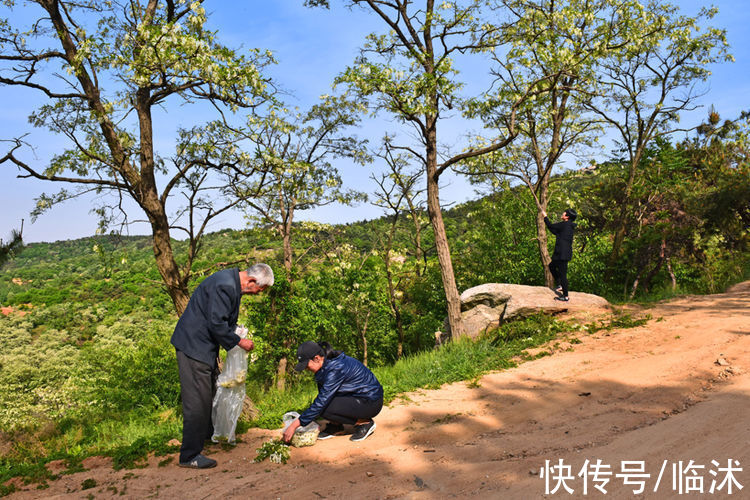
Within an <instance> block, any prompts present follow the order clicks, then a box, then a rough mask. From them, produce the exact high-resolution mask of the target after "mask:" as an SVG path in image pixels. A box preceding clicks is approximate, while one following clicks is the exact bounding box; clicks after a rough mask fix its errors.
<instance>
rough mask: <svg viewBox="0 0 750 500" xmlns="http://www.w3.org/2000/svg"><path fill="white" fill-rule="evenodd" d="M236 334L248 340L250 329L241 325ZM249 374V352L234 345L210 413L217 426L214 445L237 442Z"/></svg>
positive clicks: (217, 387)
mask: <svg viewBox="0 0 750 500" xmlns="http://www.w3.org/2000/svg"><path fill="white" fill-rule="evenodd" d="M235 333H236V334H237V335H239V336H240V338H245V336H246V335H247V328H245V327H244V326H242V325H238V326H237V329H236V330H235ZM246 375H247V351H245V350H244V349H243V348H241V347H240V346H235V347H233V348H232V349H230V350H229V351H228V352H227V359H226V362H225V363H224V370H223V371H222V372H221V373H220V374H219V378H218V379H217V380H216V396H214V402H213V408H212V410H211V421H212V422H213V424H214V434H213V436H211V441H213V442H214V443H218V442H219V441H224V440H226V441H227V442H228V443H232V444H234V442H235V435H234V431H235V429H236V427H237V420H239V418H240V414H241V413H242V405H243V403H244V402H245V376H246Z"/></svg>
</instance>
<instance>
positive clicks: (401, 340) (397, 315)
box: [384, 214, 404, 359]
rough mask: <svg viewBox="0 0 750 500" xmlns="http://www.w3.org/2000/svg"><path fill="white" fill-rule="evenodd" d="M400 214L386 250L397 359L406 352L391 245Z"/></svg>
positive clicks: (389, 236) (386, 268) (386, 269)
mask: <svg viewBox="0 0 750 500" xmlns="http://www.w3.org/2000/svg"><path fill="white" fill-rule="evenodd" d="M397 221H398V214H396V215H395V216H394V218H393V225H392V226H391V232H390V234H389V235H388V248H386V250H385V260H384V262H385V276H386V278H387V279H388V300H389V303H390V306H391V312H392V313H393V318H394V319H395V320H396V331H397V332H398V347H397V349H396V359H401V356H403V354H404V325H403V322H402V320H401V310H400V309H399V307H398V300H396V287H395V286H394V285H393V273H392V272H391V246H392V245H393V233H394V231H395V229H396V222H397Z"/></svg>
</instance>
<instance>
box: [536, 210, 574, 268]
mask: <svg viewBox="0 0 750 500" xmlns="http://www.w3.org/2000/svg"><path fill="white" fill-rule="evenodd" d="M544 223H545V224H546V225H547V228H548V229H549V230H550V231H552V234H554V235H555V251H554V252H553V253H552V260H570V259H572V258H573V232H574V230H575V228H576V224H575V222H571V221H569V220H564V221H560V222H555V223H554V224H553V223H551V222H550V221H549V218H547V217H545V218H544Z"/></svg>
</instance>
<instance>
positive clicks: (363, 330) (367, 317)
mask: <svg viewBox="0 0 750 500" xmlns="http://www.w3.org/2000/svg"><path fill="white" fill-rule="evenodd" d="M371 312H372V311H370V310H368V311H367V315H365V324H364V325H363V327H362V328H360V329H359V338H360V339H362V364H363V365H365V366H367V324H368V323H369V321H370V313H371ZM357 323H359V321H357Z"/></svg>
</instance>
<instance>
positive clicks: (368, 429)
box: [349, 420, 375, 441]
mask: <svg viewBox="0 0 750 500" xmlns="http://www.w3.org/2000/svg"><path fill="white" fill-rule="evenodd" d="M374 430H375V421H374V420H372V421H370V422H368V423H366V424H361V425H357V426H355V427H354V434H352V437H350V438H349V439H350V440H351V441H364V440H365V439H367V436H369V435H370V434H372V433H373V431H374Z"/></svg>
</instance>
